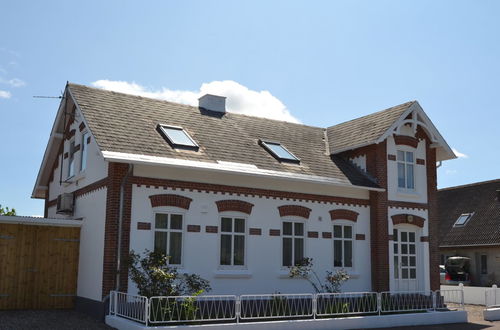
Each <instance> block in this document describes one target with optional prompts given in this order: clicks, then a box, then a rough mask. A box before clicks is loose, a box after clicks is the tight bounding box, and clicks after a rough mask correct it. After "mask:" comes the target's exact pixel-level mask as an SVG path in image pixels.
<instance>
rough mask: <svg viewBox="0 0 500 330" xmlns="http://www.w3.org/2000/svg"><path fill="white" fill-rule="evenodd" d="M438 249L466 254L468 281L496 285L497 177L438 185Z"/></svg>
mask: <svg viewBox="0 0 500 330" xmlns="http://www.w3.org/2000/svg"><path fill="white" fill-rule="evenodd" d="M438 203H439V231H440V232H439V234H440V240H439V250H440V253H441V263H442V264H444V262H445V260H446V259H447V258H448V257H453V256H461V257H468V258H470V259H471V261H470V265H471V267H470V272H471V275H472V281H471V283H472V284H473V285H479V286H491V285H493V284H497V285H500V179H497V180H491V181H485V182H477V183H472V184H467V185H463V186H457V187H450V188H446V189H440V190H439V191H438Z"/></svg>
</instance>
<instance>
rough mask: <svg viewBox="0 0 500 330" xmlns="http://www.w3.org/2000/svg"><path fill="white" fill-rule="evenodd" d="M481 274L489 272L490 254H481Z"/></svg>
mask: <svg viewBox="0 0 500 330" xmlns="http://www.w3.org/2000/svg"><path fill="white" fill-rule="evenodd" d="M481 274H488V256H487V255H486V254H482V255H481Z"/></svg>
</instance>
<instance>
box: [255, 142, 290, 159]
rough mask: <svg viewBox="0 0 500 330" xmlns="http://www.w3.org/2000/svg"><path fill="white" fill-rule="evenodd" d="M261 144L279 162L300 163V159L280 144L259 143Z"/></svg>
mask: <svg viewBox="0 0 500 330" xmlns="http://www.w3.org/2000/svg"><path fill="white" fill-rule="evenodd" d="M259 142H260V144H261V145H262V146H263V147H264V148H265V149H266V150H267V151H268V152H269V153H270V154H271V155H272V156H273V157H274V158H276V159H277V160H279V161H285V162H291V163H299V162H300V159H299V158H297V157H295V155H294V154H292V153H291V152H290V151H288V149H286V148H285V147H284V146H282V145H281V143H279V142H269V141H267V142H266V141H262V140H261V141H259Z"/></svg>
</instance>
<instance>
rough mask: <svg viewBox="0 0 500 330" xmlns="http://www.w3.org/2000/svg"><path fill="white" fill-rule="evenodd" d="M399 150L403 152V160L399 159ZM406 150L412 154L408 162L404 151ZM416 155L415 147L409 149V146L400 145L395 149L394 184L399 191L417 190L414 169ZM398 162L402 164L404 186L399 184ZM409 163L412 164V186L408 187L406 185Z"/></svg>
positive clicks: (415, 168)
mask: <svg viewBox="0 0 500 330" xmlns="http://www.w3.org/2000/svg"><path fill="white" fill-rule="evenodd" d="M400 152H403V153H404V157H405V159H404V160H400V159H399V157H398V156H399V155H398V154H399V153H400ZM407 152H411V153H412V154H413V161H412V162H408V161H406V153H407ZM416 157H417V155H416V150H415V149H413V148H412V149H410V148H401V147H398V148H397V149H396V186H397V187H398V190H399V191H403V192H415V191H416V190H417V180H416V170H417V167H416V164H417V159H416ZM399 164H403V166H404V171H405V172H404V179H405V186H404V187H400V186H399ZM409 165H412V166H413V187H412V188H409V187H408V166H409Z"/></svg>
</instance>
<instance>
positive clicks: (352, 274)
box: [333, 268, 361, 279]
mask: <svg viewBox="0 0 500 330" xmlns="http://www.w3.org/2000/svg"><path fill="white" fill-rule="evenodd" d="M341 269H343V270H344V271H345V272H346V273H347V275H349V278H352V279H357V278H359V277H360V276H361V274H360V273H358V272H356V271H354V270H352V269H351V270H349V269H345V268H334V269H333V271H334V272H335V271H337V270H341Z"/></svg>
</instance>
